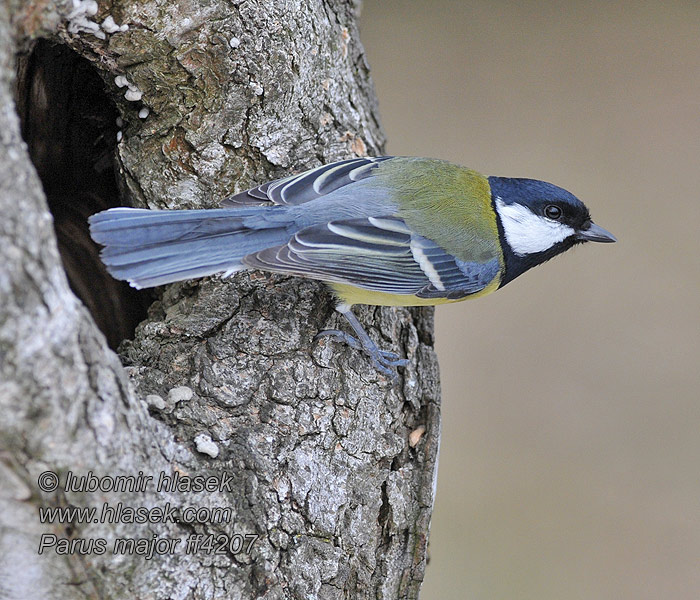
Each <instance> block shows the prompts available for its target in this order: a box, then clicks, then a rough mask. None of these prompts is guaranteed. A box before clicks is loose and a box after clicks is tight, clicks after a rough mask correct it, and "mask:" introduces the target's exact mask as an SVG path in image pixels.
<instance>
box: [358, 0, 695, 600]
mask: <svg viewBox="0 0 700 600" xmlns="http://www.w3.org/2000/svg"><path fill="white" fill-rule="evenodd" d="M362 38H363V43H364V45H365V50H366V53H367V56H368V59H369V62H370V65H371V67H372V73H373V77H374V82H375V85H376V89H377V95H378V97H379V102H380V114H381V115H382V119H383V125H384V127H385V130H386V132H387V134H388V138H389V144H388V152H389V153H392V154H406V155H419V156H431V157H438V158H445V159H448V160H451V161H454V162H458V163H461V164H464V165H467V166H470V167H472V168H474V169H477V170H479V171H481V172H483V173H485V174H487V175H504V176H511V177H533V178H537V179H544V180H546V181H551V182H553V183H556V184H558V185H561V186H562V187H565V188H567V189H569V190H570V191H571V192H573V193H574V194H576V195H577V196H578V197H579V198H581V199H582V200H583V201H584V202H585V203H586V204H587V205H588V206H589V208H590V209H591V211H592V214H593V218H594V220H595V221H596V223H599V224H600V225H602V226H603V227H605V228H607V229H609V230H610V231H612V232H613V233H614V234H615V235H616V236H617V237H618V239H619V242H618V243H617V244H615V245H603V244H598V245H596V244H589V245H587V246H583V247H579V248H577V249H575V250H573V251H571V252H570V253H568V254H566V255H565V256H562V257H559V258H558V259H556V260H555V261H553V262H551V263H549V264H547V265H546V266H544V267H540V268H538V269H535V270H534V271H531V272H529V273H527V274H526V275H525V276H523V277H521V278H519V279H517V280H516V281H514V282H513V283H511V284H509V285H508V286H507V287H506V288H504V289H503V290H500V291H499V292H498V293H496V294H494V295H492V296H489V297H487V298H482V299H478V300H474V301H471V302H466V303H461V304H457V305H453V306H445V307H440V308H439V309H438V310H437V349H438V354H439V357H440V365H441V371H442V381H443V401H442V406H443V413H442V419H443V434H442V447H441V457H440V472H439V478H438V490H437V501H436V505H435V512H434V515H433V524H432V531H431V539H430V556H431V561H430V564H429V566H428V570H427V575H426V581H425V584H424V587H423V593H422V596H421V597H422V598H423V599H426V600H434V599H448V600H451V599H457V598H459V599H463V598H464V599H470V600H471V599H483V600H489V599H506V598H507V599H533V600H535V599H537V600H546V599H550V598H556V599H562V598H566V599H572V598H585V599H589V598H590V599H593V598H595V599H608V598H610V599H616V600H619V599H630V600H631V599H634V600H642V599H647V598H648V599H654V600H658V599H660V598H673V599H686V598H687V599H697V598H700V364H699V358H700V241H699V238H700V5H699V4H698V3H697V2H686V3H679V2H664V3H641V2H640V3H633V2H629V3H617V2H586V3H582V2H558V3H554V2H552V3H548V2H528V3H510V2H498V1H481V2H462V1H448V0H430V1H427V0H425V1H416V0H414V1H409V0H404V1H397V0H365V2H364V7H363V12H362Z"/></svg>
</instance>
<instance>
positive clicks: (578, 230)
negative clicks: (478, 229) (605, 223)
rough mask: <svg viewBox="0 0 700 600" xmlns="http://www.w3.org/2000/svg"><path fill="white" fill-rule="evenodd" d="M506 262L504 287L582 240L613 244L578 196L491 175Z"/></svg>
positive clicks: (538, 183)
mask: <svg viewBox="0 0 700 600" xmlns="http://www.w3.org/2000/svg"><path fill="white" fill-rule="evenodd" d="M489 184H490V186H491V195H492V200H493V205H494V209H495V210H496V213H497V214H498V220H499V233H500V235H501V240H502V243H503V247H504V255H505V261H506V272H505V277H504V279H503V281H502V283H501V285H505V284H506V283H508V281H511V280H512V279H514V278H515V277H517V276H518V275H520V274H521V273H524V272H525V271H527V270H528V269H530V268H531V267H534V266H536V265H539V264H542V263H543V262H545V261H547V260H549V259H550V258H553V257H554V256H556V255H557V254H561V253H562V252H565V251H566V250H568V249H569V248H571V247H572V246H575V245H576V244H580V243H583V242H615V241H617V240H616V239H615V236H614V235H613V234H612V233H610V232H608V231H606V230H605V229H603V228H602V227H599V226H598V225H596V224H595V223H593V221H591V216H590V213H589V211H588V209H587V208H586V206H585V204H583V202H581V201H580V200H579V199H578V198H576V196H574V195H573V194H571V193H570V192H567V191H566V190H564V189H562V188H560V187H557V186H556V185H552V184H551V183H546V182H544V181H538V180H536V179H513V178H507V177H489Z"/></svg>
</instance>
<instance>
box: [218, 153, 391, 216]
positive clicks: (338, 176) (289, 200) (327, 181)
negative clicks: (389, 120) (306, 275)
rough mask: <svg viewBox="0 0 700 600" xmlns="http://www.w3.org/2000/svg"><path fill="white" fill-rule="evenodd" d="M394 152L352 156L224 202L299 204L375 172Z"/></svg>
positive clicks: (227, 204)
mask: <svg viewBox="0 0 700 600" xmlns="http://www.w3.org/2000/svg"><path fill="white" fill-rule="evenodd" d="M391 158H393V157H392V156H379V157H376V158H373V157H365V158H350V159H347V160H341V161H339V162H334V163H331V164H328V165H321V166H320V167H316V168H315V169H311V170H309V171H304V172H303V173H299V174H298V175H290V176H289V177H284V178H283V179H277V180H275V181H268V182H267V183H263V184H262V185H260V186H258V187H255V188H252V189H250V190H246V191H245V192H241V193H239V194H235V195H233V196H229V197H228V198H226V199H225V200H224V201H223V202H222V203H221V205H222V206H225V207H229V208H238V207H241V206H259V205H261V204H262V205H264V204H280V205H286V206H290V205H296V204H303V203H304V202H308V201H309V200H314V199H316V198H319V197H320V196H325V195H326V194H329V193H331V192H334V191H335V190H337V189H339V188H341V187H344V186H346V185H348V184H350V183H353V182H355V181H359V180H361V179H364V178H366V177H369V176H370V175H371V174H372V171H373V170H374V169H376V168H377V167H378V166H379V164H380V163H381V162H383V161H385V160H389V159H391Z"/></svg>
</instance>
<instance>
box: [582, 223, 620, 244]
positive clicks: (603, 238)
mask: <svg viewBox="0 0 700 600" xmlns="http://www.w3.org/2000/svg"><path fill="white" fill-rule="evenodd" d="M576 237H577V238H578V239H579V240H582V241H584V242H616V241H617V238H616V237H615V236H614V235H613V234H612V233H610V232H609V231H607V230H605V229H603V228H602V227H600V226H599V225H596V224H595V223H591V226H590V227H589V228H588V229H582V230H581V231H579V232H578V233H577V234H576Z"/></svg>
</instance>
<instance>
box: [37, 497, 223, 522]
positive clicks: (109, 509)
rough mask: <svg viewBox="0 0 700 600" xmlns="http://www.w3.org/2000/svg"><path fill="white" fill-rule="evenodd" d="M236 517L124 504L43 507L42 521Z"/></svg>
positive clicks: (205, 509)
mask: <svg viewBox="0 0 700 600" xmlns="http://www.w3.org/2000/svg"><path fill="white" fill-rule="evenodd" d="M232 517H233V511H232V510H231V508H229V507H215V508H209V507H206V506H199V507H197V506H185V507H184V508H179V507H177V506H172V505H171V504H170V502H167V503H166V504H165V505H164V506H162V507H161V506H155V507H153V508H146V507H145V506H139V507H137V508H133V507H131V506H124V505H123V504H122V503H121V502H119V503H118V504H116V505H114V506H110V505H109V503H107V502H105V503H104V504H103V505H102V508H101V509H100V512H99V516H98V512H97V507H94V506H91V507H78V506H40V507H39V521H41V522H42V523H73V524H74V525H82V524H84V523H139V524H145V523H228V522H229V521H230V520H231V518H232Z"/></svg>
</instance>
